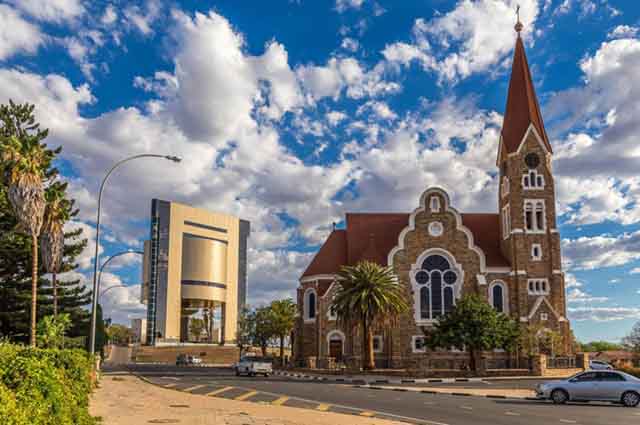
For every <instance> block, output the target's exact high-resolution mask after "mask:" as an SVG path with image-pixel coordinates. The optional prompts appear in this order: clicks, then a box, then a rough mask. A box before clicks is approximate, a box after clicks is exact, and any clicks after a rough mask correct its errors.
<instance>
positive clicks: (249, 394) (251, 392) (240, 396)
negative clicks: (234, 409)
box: [235, 391, 258, 401]
mask: <svg viewBox="0 0 640 425" xmlns="http://www.w3.org/2000/svg"><path fill="white" fill-rule="evenodd" d="M256 394H258V392H257V391H249V392H248V393H244V394H242V395H239V396H238V397H236V398H235V400H238V401H242V400H246V399H248V398H249V397H253V396H254V395H256Z"/></svg>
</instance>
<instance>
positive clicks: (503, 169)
mask: <svg viewBox="0 0 640 425" xmlns="http://www.w3.org/2000/svg"><path fill="white" fill-rule="evenodd" d="M520 29H521V24H520V23H519V24H518V25H517V26H516V30H517V31H518V38H517V40H516V47H515V52H514V56H513V64H512V70H511V80H510V83H509V92H508V94H507V106H506V111H505V114H504V123H503V126H502V132H501V137H500V140H499V141H496V142H499V143H496V145H497V155H496V156H497V160H496V165H497V167H498V170H499V186H500V187H499V195H498V197H499V200H498V213H487V214H475V213H474V214H466V213H461V212H459V211H458V210H456V209H455V206H454V205H451V202H450V197H449V195H448V194H447V192H445V191H444V190H442V189H440V188H429V189H427V190H426V191H425V192H424V193H423V194H422V196H421V197H420V199H419V203H418V205H417V206H416V209H415V210H414V211H413V212H411V213H347V214H346V220H345V221H346V226H345V228H344V229H335V230H333V232H332V233H331V234H330V235H329V237H328V238H327V240H326V241H325V242H324V244H323V245H322V247H321V248H320V250H319V251H318V253H317V254H316V256H315V257H314V259H313V260H312V261H311V263H310V264H309V266H308V267H307V269H306V270H305V272H304V273H303V275H302V277H301V278H300V286H299V287H298V289H297V305H298V310H299V317H298V321H297V324H296V327H295V329H294V334H293V341H294V344H293V347H294V352H293V358H294V361H295V362H296V363H297V364H298V365H307V366H310V367H314V365H317V366H318V367H327V365H330V364H332V362H344V363H346V364H359V360H360V353H361V349H360V341H361V338H359V337H358V336H357V331H356V330H352V329H343V328H340V327H339V325H338V323H337V321H336V317H335V315H333V314H332V311H331V299H332V296H333V294H334V293H335V289H336V286H337V283H336V282H335V276H336V273H337V272H338V271H339V270H340V268H341V267H342V266H344V265H355V264H356V263H358V262H359V261H362V260H368V261H374V262H376V263H379V264H381V265H385V266H387V265H388V266H390V267H392V268H393V270H394V271H395V273H396V275H397V277H398V281H399V284H400V285H402V286H403V287H404V288H405V289H406V291H405V292H406V296H407V298H408V300H409V301H410V305H411V307H412V308H411V310H410V312H409V313H407V314H405V315H404V316H402V317H401V318H400V319H399V321H398V324H397V326H396V327H394V328H386V329H377V330H376V331H374V335H375V336H374V352H375V357H376V364H377V365H378V367H390V368H428V367H429V365H433V359H434V358H438V357H442V356H443V354H449V355H450V356H452V357H455V356H456V355H458V356H460V357H461V356H462V355H463V353H456V352H448V353H443V352H442V351H438V352H432V351H429V350H428V349H426V348H425V345H424V333H423V331H422V329H423V328H424V327H429V326H431V325H432V324H433V323H434V321H436V320H438V317H440V316H442V315H443V314H445V313H447V312H448V311H450V310H451V309H452V308H453V306H454V305H455V303H456V300H458V299H459V298H460V297H461V296H463V295H465V294H477V295H479V296H481V297H482V298H484V299H485V300H486V301H487V302H488V303H489V304H491V305H492V306H493V307H494V308H495V309H496V310H498V311H500V312H503V313H505V314H507V315H509V316H510V317H512V318H513V319H515V320H516V321H518V322H520V323H521V324H522V325H528V324H539V325H542V327H543V329H545V328H546V329H549V330H553V331H555V332H558V333H559V334H560V335H561V336H562V339H563V343H562V345H563V347H562V348H561V349H560V350H558V351H562V349H564V350H568V349H569V347H570V339H571V336H570V334H571V332H570V327H569V322H568V320H567V318H566V301H565V282H564V273H563V271H562V265H561V256H560V236H559V234H558V229H557V224H556V194H555V188H554V176H553V173H552V169H551V157H552V154H553V150H552V147H551V144H550V143H549V139H548V137H547V133H546V131H545V128H544V124H543V120H542V114H541V112H540V106H539V104H538V100H537V98H536V94H535V90H534V85H533V81H532V78H531V73H530V71H529V65H528V63H527V58H526V55H525V50H524V45H523V42H522V39H521V38H520V34H519V31H520ZM491 355H492V356H496V353H492V354H491ZM430 361H431V363H430Z"/></svg>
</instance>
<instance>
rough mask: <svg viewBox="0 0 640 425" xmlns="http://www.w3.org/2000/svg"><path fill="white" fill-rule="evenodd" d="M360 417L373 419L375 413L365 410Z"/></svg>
mask: <svg viewBox="0 0 640 425" xmlns="http://www.w3.org/2000/svg"><path fill="white" fill-rule="evenodd" d="M360 416H366V417H367V418H371V417H373V416H375V413H374V412H371V411H369V410H363V411H362V412H360Z"/></svg>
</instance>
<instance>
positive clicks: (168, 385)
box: [164, 384, 178, 388]
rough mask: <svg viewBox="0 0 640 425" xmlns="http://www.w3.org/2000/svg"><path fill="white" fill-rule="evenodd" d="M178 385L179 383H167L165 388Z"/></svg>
mask: <svg viewBox="0 0 640 425" xmlns="http://www.w3.org/2000/svg"><path fill="white" fill-rule="evenodd" d="M176 385H178V384H167V385H165V386H164V387H165V388H173V387H175V386H176Z"/></svg>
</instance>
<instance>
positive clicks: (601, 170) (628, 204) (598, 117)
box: [545, 38, 640, 224]
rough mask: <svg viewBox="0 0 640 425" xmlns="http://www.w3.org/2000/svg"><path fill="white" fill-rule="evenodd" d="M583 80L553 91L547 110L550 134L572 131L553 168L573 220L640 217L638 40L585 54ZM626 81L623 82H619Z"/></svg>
mask: <svg viewBox="0 0 640 425" xmlns="http://www.w3.org/2000/svg"><path fill="white" fill-rule="evenodd" d="M580 68H581V70H582V72H583V74H584V81H585V84H584V85H582V86H578V87H574V88H571V89H568V90H565V91H563V92H559V93H557V94H556V95H555V96H553V97H552V98H551V100H550V101H549V103H548V105H547V106H546V108H545V110H546V113H547V116H550V117H552V120H551V121H552V126H553V128H554V132H556V133H562V132H566V131H568V130H570V133H569V135H568V136H566V137H565V138H564V140H562V141H560V142H558V143H554V144H555V145H556V146H558V147H559V149H558V156H557V157H556V158H555V160H554V169H555V170H556V176H557V177H556V178H557V180H556V181H557V182H558V184H559V190H558V191H559V193H560V194H561V196H560V200H561V201H563V203H564V204H565V206H566V204H570V203H574V205H573V206H572V210H571V214H570V217H571V220H572V222H574V223H596V222H601V221H603V220H607V219H608V220H614V221H617V222H620V223H622V224H632V223H636V222H638V221H640V204H639V203H638V202H636V200H637V197H638V194H640V178H639V177H638V173H637V169H638V161H639V160H640V147H638V143H637V134H639V133H640V122H639V121H638V120H637V116H638V114H640V40H637V39H630V38H624V39H616V40H612V41H608V42H605V43H602V44H601V45H600V47H599V48H598V50H597V51H596V52H595V53H594V54H592V55H587V56H586V57H585V58H584V59H583V60H582V61H581V62H580ZM620 81H624V82H625V83H624V84H620Z"/></svg>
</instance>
